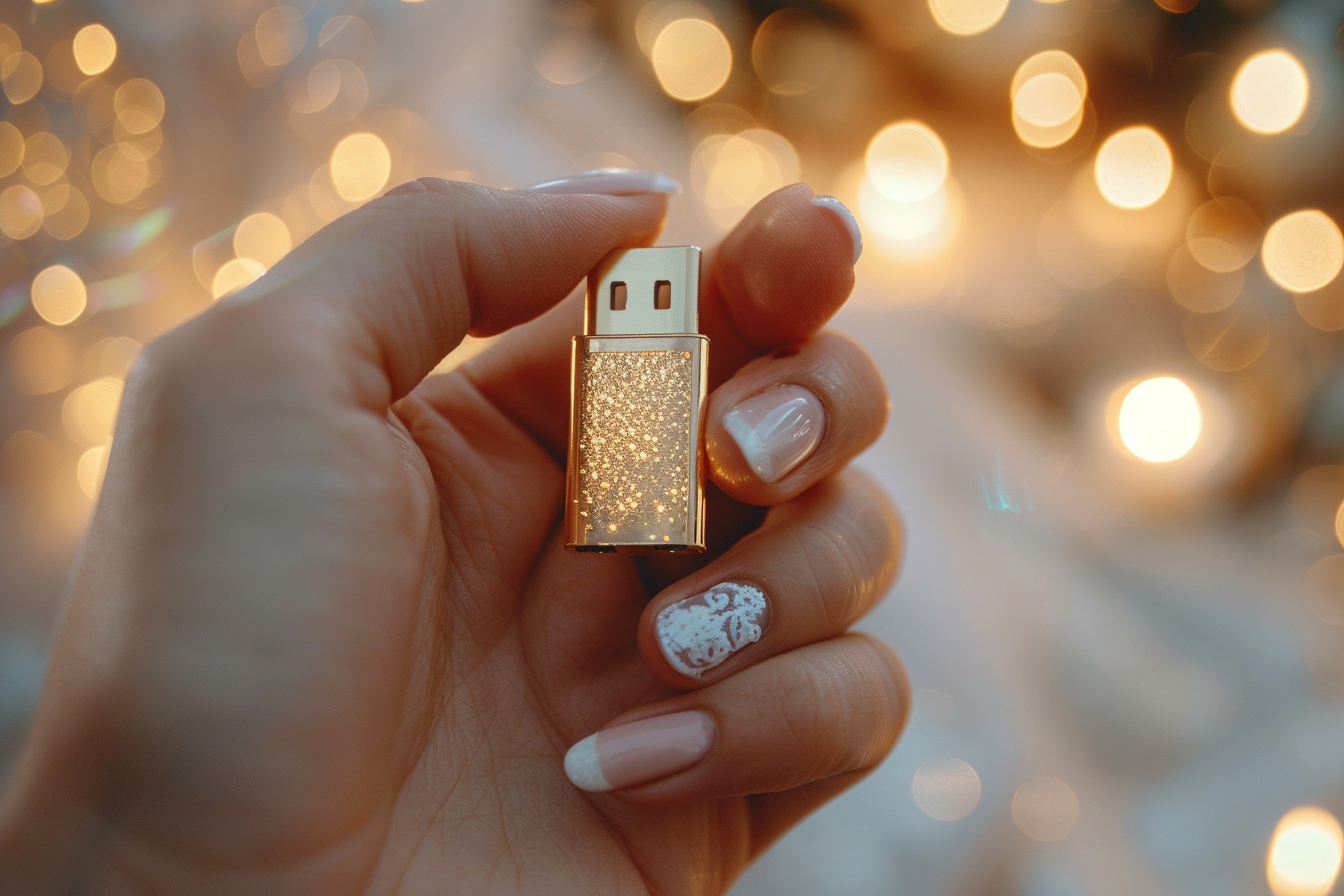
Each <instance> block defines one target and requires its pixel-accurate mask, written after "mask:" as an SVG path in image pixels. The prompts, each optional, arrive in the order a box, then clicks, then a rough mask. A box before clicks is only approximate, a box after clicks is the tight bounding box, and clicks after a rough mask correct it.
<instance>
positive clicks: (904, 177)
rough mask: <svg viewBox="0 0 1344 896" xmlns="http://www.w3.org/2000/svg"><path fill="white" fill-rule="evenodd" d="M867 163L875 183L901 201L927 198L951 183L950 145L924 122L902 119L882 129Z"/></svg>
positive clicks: (884, 191)
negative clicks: (944, 143)
mask: <svg viewBox="0 0 1344 896" xmlns="http://www.w3.org/2000/svg"><path fill="white" fill-rule="evenodd" d="M864 163H865V165H866V166H867V172H868V179H869V180H870V181H871V182H872V184H873V186H874V187H876V188H877V189H878V190H880V191H881V192H882V193H883V195H885V196H887V197H888V198H890V199H894V200H896V201H897V202H918V201H920V200H923V199H927V198H929V197H930V196H933V195H934V194H935V193H937V192H938V191H939V190H941V189H942V188H943V184H944V183H946V182H947V174H948V167H949V166H948V159H947V148H946V147H944V146H943V141H942V140H941V139H939V137H938V135H937V134H936V133H934V132H933V129H932V128H930V127H929V126H928V125H926V124H924V123H923V122H920V121H900V122H897V123H895V124H891V125H887V126H886V127H885V128H883V129H882V130H880V131H878V132H877V134H876V136H874V137H873V139H872V140H871V141H869V143H868V151H867V153H866V154H865V156H864Z"/></svg>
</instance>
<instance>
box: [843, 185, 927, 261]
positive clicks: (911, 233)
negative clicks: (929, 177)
mask: <svg viewBox="0 0 1344 896" xmlns="http://www.w3.org/2000/svg"><path fill="white" fill-rule="evenodd" d="M948 206H949V203H948V195H947V190H946V189H941V188H940V189H939V190H937V191H935V192H934V193H931V194H930V195H928V196H925V197H923V198H922V199H917V200H915V201H913V202H901V201H899V200H896V199H892V198H891V197H890V196H888V195H887V194H886V193H883V192H882V191H881V190H879V189H878V188H877V186H876V185H875V184H874V183H873V179H872V177H871V176H869V177H865V178H864V179H863V181H862V182H861V183H860V184H859V213H860V214H861V215H862V216H863V223H864V224H865V225H867V227H866V229H868V230H871V231H872V234H873V237H874V243H875V244H876V245H879V246H882V247H884V248H885V249H886V250H887V251H888V254H891V255H896V256H920V255H925V254H928V252H929V251H930V250H931V249H933V248H936V245H937V244H938V243H940V242H941V240H939V239H936V236H937V235H939V232H940V231H941V230H942V229H944V227H945V225H946V224H948V223H949V207H948ZM931 238H932V239H931Z"/></svg>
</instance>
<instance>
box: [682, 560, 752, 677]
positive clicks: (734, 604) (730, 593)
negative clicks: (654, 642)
mask: <svg viewBox="0 0 1344 896" xmlns="http://www.w3.org/2000/svg"><path fill="white" fill-rule="evenodd" d="M769 627H770V603H769V602H768V601H767V600H766V599H765V592H763V591H761V589H759V588H757V587H756V586H755V585H744V584H740V583H737V582H723V583H721V584H719V585H715V586H714V587H713V588H711V589H709V590H708V591H706V592H704V593H703V594H697V595H694V596H692V597H688V598H686V599H684V600H679V601H677V602H676V603H674V604H670V605H669V606H667V607H665V608H664V609H663V611H662V612H661V613H659V614H658V620H657V625H656V628H657V633H658V647H659V649H661V650H662V652H663V656H664V657H666V658H667V662H668V664H669V665H670V666H671V667H672V668H673V669H676V670H677V671H678V672H680V673H681V674H682V675H686V676H689V677H691V678H699V677H700V676H701V675H703V674H704V673H705V672H707V671H709V670H710V669H713V668H714V667H715V666H717V665H719V664H720V663H722V662H723V661H724V660H726V659H728V657H730V656H732V655H733V654H734V653H737V651H739V650H741V649H742V648H743V647H746V646H747V645H748V644H754V643H755V642H757V641H759V640H761V635H762V634H763V633H764V632H765V630H766V629H767V628H769Z"/></svg>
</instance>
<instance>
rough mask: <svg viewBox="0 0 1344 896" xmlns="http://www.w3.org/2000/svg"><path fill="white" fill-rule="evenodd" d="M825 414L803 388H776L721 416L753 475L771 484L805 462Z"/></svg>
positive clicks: (812, 447) (815, 399)
mask: <svg viewBox="0 0 1344 896" xmlns="http://www.w3.org/2000/svg"><path fill="white" fill-rule="evenodd" d="M825 420H826V416H825V411H823V410H822V407H821V402H820V401H819V400H818V399H817V396H815V395H813V394H812V393H811V392H810V391H808V390H807V389H804V388H803V387H802V386H779V387H777V388H774V389H768V390H766V391H765V392H762V393H761V394H760V395H753V396H752V397H751V398H748V399H747V400H746V401H744V402H742V403H741V404H739V405H737V406H736V407H734V408H733V409H732V410H731V411H729V412H728V413H726V414H724V415H723V428H724V429H726V430H728V435H730V436H732V437H733V441H734V442H736V443H737V447H738V448H740V449H741V450H742V457H743V458H744V459H745V460H746V462H747V464H748V465H749V466H750V467H751V469H752V472H754V473H755V474H756V476H757V477H758V478H759V479H760V480H761V481H762V482H765V483H769V484H774V483H776V482H778V481H779V480H781V479H783V478H784V477H785V476H787V475H789V473H791V472H792V471H793V470H795V469H796V468H797V467H798V465H799V464H801V463H802V462H803V461H805V460H807V459H808V457H810V456H811V454H812V452H813V451H815V450H816V447H817V445H819V444H820V443H821V434H822V428H823V424H824V423H825Z"/></svg>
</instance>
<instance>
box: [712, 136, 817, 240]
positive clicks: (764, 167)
mask: <svg viewBox="0 0 1344 896" xmlns="http://www.w3.org/2000/svg"><path fill="white" fill-rule="evenodd" d="M797 178H798V154H797V152H796V151H795V150H794V148H793V146H792V145H791V144H790V143H789V141H787V140H785V139H784V138H783V137H781V136H780V135H778V134H776V133H774V132H773V131H767V130H763V129H761V128H749V129H747V130H745V131H741V132H739V133H737V134H713V135H711V136H709V137H706V138H705V139H704V140H702V141H701V142H700V144H699V145H698V146H697V147H696V149H695V151H694V153H692V155H691V184H692V186H693V187H694V189H695V192H696V195H697V196H699V197H700V199H701V201H702V202H703V203H704V209H705V212H706V214H707V215H708V217H709V219H710V220H711V221H712V222H713V224H714V225H715V226H716V227H718V228H719V229H721V230H727V229H728V228H730V227H732V226H733V225H734V224H736V223H737V222H738V221H739V220H740V219H741V218H742V216H743V215H744V214H746V212H747V210H748V209H750V208H751V207H752V206H753V205H755V204H756V203H757V202H759V201H760V200H761V199H763V198H765V197H766V196H768V195H769V194H770V193H773V192H774V191H775V190H778V189H779V188H780V187H783V186H784V185H785V184H789V183H793V182H794V181H795V180H797Z"/></svg>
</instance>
